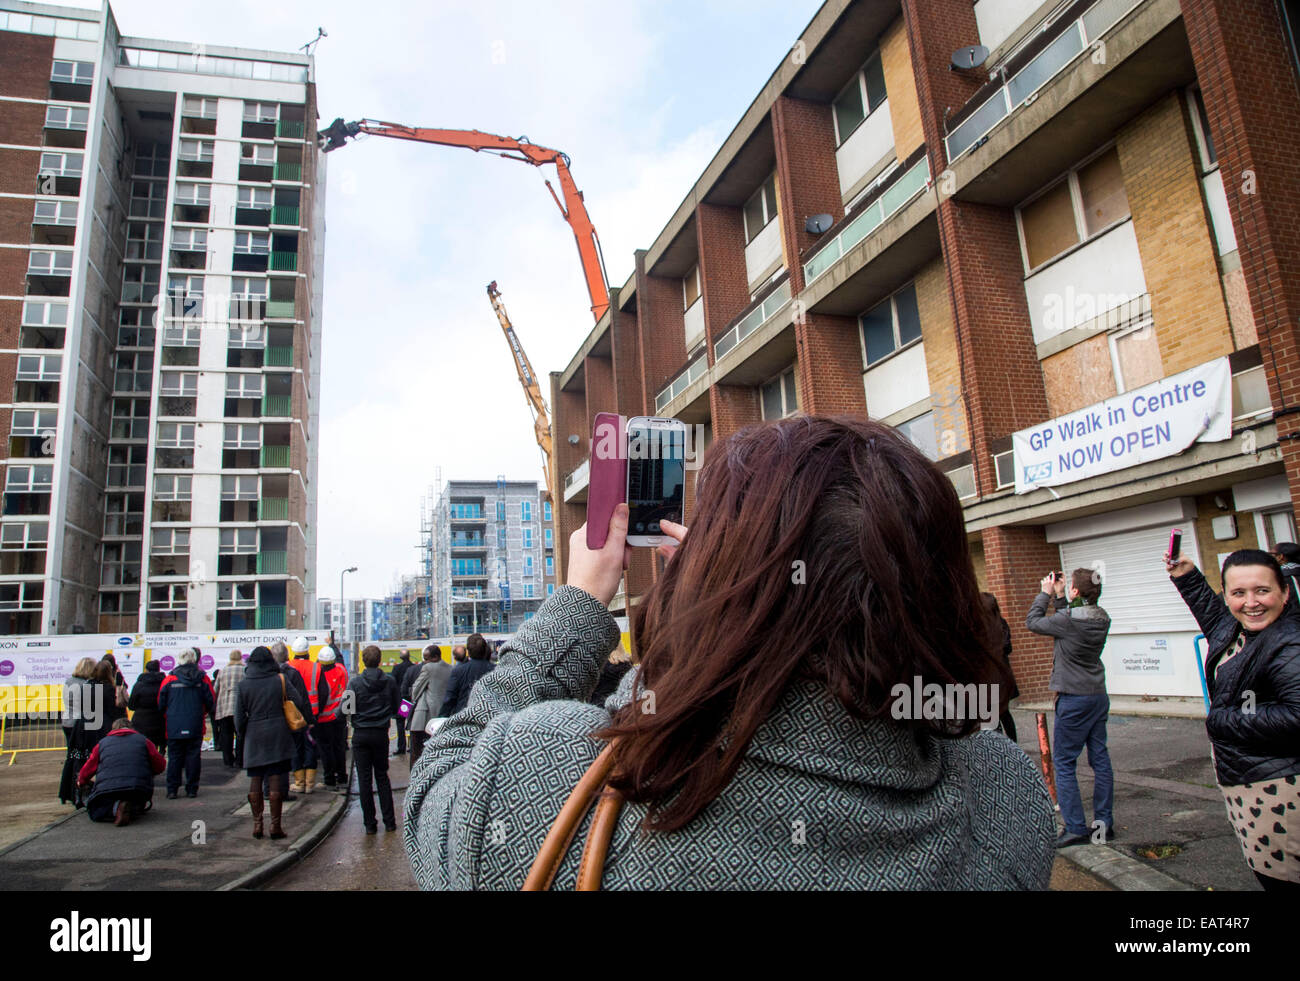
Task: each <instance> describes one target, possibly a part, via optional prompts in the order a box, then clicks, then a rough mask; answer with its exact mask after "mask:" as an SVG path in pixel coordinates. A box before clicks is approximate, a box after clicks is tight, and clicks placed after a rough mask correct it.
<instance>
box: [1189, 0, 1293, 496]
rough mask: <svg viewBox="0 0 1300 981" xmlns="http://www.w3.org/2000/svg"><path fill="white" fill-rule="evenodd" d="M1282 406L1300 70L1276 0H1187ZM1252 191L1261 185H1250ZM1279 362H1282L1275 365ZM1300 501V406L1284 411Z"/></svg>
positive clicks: (1282, 427) (1289, 375)
mask: <svg viewBox="0 0 1300 981" xmlns="http://www.w3.org/2000/svg"><path fill="white" fill-rule="evenodd" d="M1181 6H1182V11H1183V23H1184V25H1185V27H1186V29H1187V39H1188V43H1189V45H1190V47H1191V50H1192V58H1193V61H1194V63H1195V65H1196V74H1197V78H1198V80H1199V82H1200V85H1201V92H1202V95H1203V97H1204V100H1205V108H1206V114H1207V115H1208V117H1209V121H1210V133H1211V136H1212V138H1213V140H1214V145H1215V149H1216V150H1217V152H1218V155H1219V163H1220V166H1221V167H1222V171H1223V183H1224V188H1225V190H1226V191H1227V199H1228V211H1229V212H1230V214H1231V215H1232V225H1233V228H1234V229H1235V230H1236V233H1237V245H1238V256H1239V258H1240V259H1241V268H1242V274H1243V277H1244V278H1245V281H1246V286H1247V291H1248V293H1249V299H1250V306H1251V310H1252V312H1253V314H1254V318H1255V327H1256V331H1257V333H1258V336H1259V345H1260V354H1261V355H1262V357H1263V360H1264V364H1265V365H1266V366H1268V376H1269V393H1270V395H1271V396H1272V400H1273V405H1274V407H1275V408H1276V407H1283V406H1291V405H1295V404H1297V403H1300V327H1298V324H1300V277H1297V276H1296V275H1295V270H1296V269H1297V268H1300V199H1298V198H1297V195H1296V194H1295V189H1296V188H1297V187H1300V154H1297V153H1296V148H1297V146H1298V145H1300V95H1297V91H1298V89H1300V80H1298V79H1297V78H1296V71H1295V67H1294V65H1293V63H1292V58H1291V51H1290V49H1289V45H1288V43H1287V41H1286V40H1285V38H1284V36H1283V28H1282V24H1281V21H1280V19H1279V16H1278V10H1277V6H1276V4H1274V3H1273V2H1271V0H1182V4H1181ZM1247 191H1250V192H1253V193H1247ZM1274 366H1276V368H1274ZM1277 427H1278V436H1279V439H1280V442H1281V446H1282V455H1283V460H1284V462H1285V465H1286V473H1287V479H1288V481H1289V483H1290V486H1291V500H1292V504H1293V506H1295V507H1296V508H1297V509H1300V441H1297V439H1296V438H1295V436H1296V433H1297V431H1300V415H1297V414H1295V413H1290V414H1287V415H1283V416H1280V417H1279V418H1278V421H1277Z"/></svg>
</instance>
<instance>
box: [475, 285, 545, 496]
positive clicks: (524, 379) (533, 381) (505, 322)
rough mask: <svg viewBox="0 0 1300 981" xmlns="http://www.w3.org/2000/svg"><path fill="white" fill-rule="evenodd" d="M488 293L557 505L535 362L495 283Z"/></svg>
mask: <svg viewBox="0 0 1300 981" xmlns="http://www.w3.org/2000/svg"><path fill="white" fill-rule="evenodd" d="M487 294H488V299H489V300H491V301H492V309H493V310H495V311H496V313H497V320H499V321H500V322H501V330H502V331H504V333H505V335H506V342H507V343H508V344H509V345H510V351H511V353H513V354H514V356H515V371H516V373H517V374H518V375H519V384H520V385H522V386H523V388H524V396H525V397H526V398H527V399H528V408H529V409H531V410H532V413H533V431H534V434H535V435H536V437H537V445H538V446H539V447H541V450H542V458H543V463H544V470H545V474H546V493H547V496H548V497H549V498H550V499H551V501H552V502H554V501H555V478H554V474H553V473H552V470H553V466H552V460H553V454H552V451H551V422H550V418H549V417H548V416H547V414H546V402H545V401H543V400H542V390H541V386H539V385H538V383H537V374H536V372H534V371H533V365H532V362H531V361H529V360H528V355H527V354H525V353H524V347H523V345H522V344H520V343H519V338H518V337H517V336H516V335H515V328H514V326H513V325H512V324H511V323H510V317H509V316H508V315H507V314H506V306H505V304H504V303H502V302H501V291H500V290H498V289H497V284H496V280H493V281H492V282H490V283H488V287H487Z"/></svg>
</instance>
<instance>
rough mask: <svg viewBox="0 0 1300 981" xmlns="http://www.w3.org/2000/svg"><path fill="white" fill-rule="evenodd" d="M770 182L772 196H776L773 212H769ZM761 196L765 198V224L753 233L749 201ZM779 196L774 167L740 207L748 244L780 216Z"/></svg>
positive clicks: (746, 243)
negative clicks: (768, 191)
mask: <svg viewBox="0 0 1300 981" xmlns="http://www.w3.org/2000/svg"><path fill="white" fill-rule="evenodd" d="M769 184H770V185H771V187H772V197H773V198H774V200H773V201H772V210H771V213H769V212H768V210H767V188H768V185H769ZM760 196H761V197H762V199H763V224H762V225H761V226H759V228H757V229H756V230H755V231H753V232H752V233H751V232H750V230H749V203H750V202H751V201H753V200H754V198H756V197H760ZM779 198H780V195H779V194H778V192H777V189H776V170H775V169H773V170H772V172H771V173H770V174H768V175H767V176H766V177H764V178H763V180H762V182H761V183H759V185H758V189H757V190H756V191H755V192H754V193H753V194H751V195H750V196H749V197H747V198H745V203H744V204H743V205H742V206H741V208H740V218H741V224H742V225H743V226H744V232H745V245H746V246H748V245H749V243H750V242H752V241H754V239H756V238H758V236H759V235H760V234H761V233H762V232H763V229H765V228H767V226H768V225H770V224H772V220H773V219H774V218H777V217H779V216H780V214H781V202H780V200H779Z"/></svg>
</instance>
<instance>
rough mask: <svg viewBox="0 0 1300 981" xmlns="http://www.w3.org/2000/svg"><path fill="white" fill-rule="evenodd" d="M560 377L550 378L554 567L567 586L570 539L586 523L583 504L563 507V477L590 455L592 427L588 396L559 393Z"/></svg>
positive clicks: (553, 376) (561, 580) (585, 510)
mask: <svg viewBox="0 0 1300 981" xmlns="http://www.w3.org/2000/svg"><path fill="white" fill-rule="evenodd" d="M558 380H559V376H558V374H552V375H551V410H552V411H553V412H554V413H555V419H554V428H555V441H554V442H555V449H554V452H555V483H556V487H555V496H556V497H557V498H558V500H557V501H556V502H555V510H554V517H555V563H556V569H555V571H556V575H557V577H558V578H557V581H558V582H564V581H565V580H564V577H565V575H566V574H567V572H568V569H569V536H570V535H572V534H573V532H574V531H575V530H576V529H578V528H580V527H581V526H582V523H583V522H584V521H586V520H587V509H586V506H585V505H583V504H566V503H564V475H565V474H567V473H569V472H570V471H572V470H573V468H574V467H576V466H577V465H578V464H580V463H581V462H582V461H583V459H584V458H586V456H587V454H588V453H589V452H590V448H589V442H590V439H591V426H590V425H589V423H588V422H587V419H586V415H587V399H586V394H585V393H584V392H583V391H581V390H579V391H576V392H569V391H560V389H559V386H558ZM570 434H575V435H577V437H578V445H577V446H573V445H571V444H570V443H569V435H570Z"/></svg>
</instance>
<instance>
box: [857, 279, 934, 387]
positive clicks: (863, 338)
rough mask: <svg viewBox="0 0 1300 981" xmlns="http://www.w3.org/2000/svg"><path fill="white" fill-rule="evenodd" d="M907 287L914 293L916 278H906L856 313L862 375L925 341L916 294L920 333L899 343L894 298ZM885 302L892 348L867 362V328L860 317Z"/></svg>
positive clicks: (896, 310)
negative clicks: (877, 300) (889, 323)
mask: <svg viewBox="0 0 1300 981" xmlns="http://www.w3.org/2000/svg"><path fill="white" fill-rule="evenodd" d="M909 287H910V288H911V289H912V292H913V293H916V280H914V279H912V280H908V281H907V282H906V283H904V284H903V285H902V286H900V287H899V288H898V289H896V290H894V292H892V293H890V294H889V296H887V297H885V298H884V299H883V300H880V301H879V302H877V303H873V304H872V305H871V306H869V307H867V309H865V310H863V311H862V312H861V313H860V314H858V317H857V320H858V344H859V345H860V348H861V351H862V373H863V374H864V375H865V374H866V373H867V372H868V371H871V370H873V369H875V368H878V367H880V366H881V365H882V364H884V363H885V362H886V361H888V360H890V359H891V358H894V357H897V356H898V355H899V354H901V353H902V352H904V351H907V350H910V349H911V348H913V347H915V346H916V345H917V344H924V343H925V325H924V324H922V323H921V322H920V320H921V298H920V296H919V295H917V297H916V311H917V326H918V327H920V329H921V330H920V333H919V334H918V335H917V336H916V337H915V338H913V339H912V340H910V341H908V342H907V343H906V344H903V343H901V339H902V332H901V330H900V329H899V318H898V302H897V299H896V298H897V297H898V295H899V294H900V293H903V292H905V291H906V290H907V289H908V288H909ZM886 303H888V304H889V316H890V320H891V321H892V325H893V328H894V349H893V350H892V351H890V352H889V353H888V354H885V355H882V356H881V357H879V358H877V359H876V360H875V361H872V362H870V363H868V362H867V329H866V327H864V326H863V324H862V318H863V317H865V316H866V315H867V314H868V313H870V312H871V311H872V310H875V309H876V308H877V307H879V306H882V305H884V304H886Z"/></svg>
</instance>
